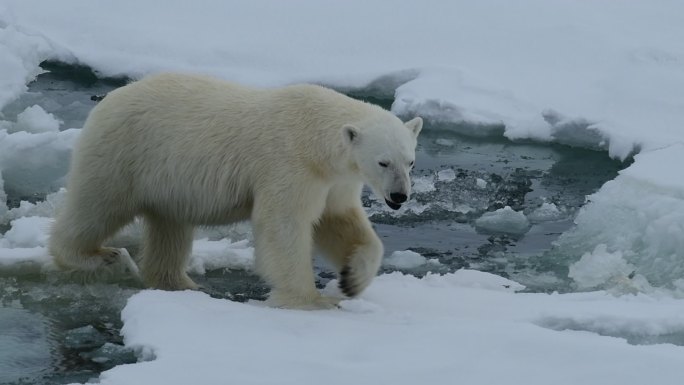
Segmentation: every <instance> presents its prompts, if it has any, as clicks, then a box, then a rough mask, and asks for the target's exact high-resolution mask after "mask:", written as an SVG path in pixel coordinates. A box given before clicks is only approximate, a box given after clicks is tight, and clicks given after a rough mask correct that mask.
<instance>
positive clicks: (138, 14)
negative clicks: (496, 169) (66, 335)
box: [0, 0, 684, 158]
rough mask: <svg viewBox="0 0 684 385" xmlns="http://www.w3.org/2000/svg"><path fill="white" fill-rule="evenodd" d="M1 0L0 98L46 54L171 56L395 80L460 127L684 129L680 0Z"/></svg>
mask: <svg viewBox="0 0 684 385" xmlns="http://www.w3.org/2000/svg"><path fill="white" fill-rule="evenodd" d="M0 6H2V7H3V8H4V9H5V10H4V12H0V33H1V34H0V50H2V53H3V56H8V57H9V58H10V59H11V60H9V61H7V63H8V64H4V65H3V66H4V67H6V68H3V69H4V70H5V71H4V72H3V73H5V74H7V75H6V76H3V81H5V82H10V83H11V86H8V87H0V89H3V90H8V91H5V93H6V94H7V93H9V94H8V95H10V96H16V94H17V93H18V92H21V91H22V90H23V89H24V88H23V87H24V84H25V83H26V81H27V80H29V79H30V77H31V76H32V75H35V73H36V71H37V64H38V62H39V61H40V60H41V59H43V58H44V57H45V56H47V55H50V56H51V57H58V58H62V59H64V60H71V61H78V62H81V63H85V64H87V65H90V66H92V67H93V68H95V69H96V70H97V71H99V73H100V74H102V75H110V76H117V75H128V76H132V77H134V78H137V77H141V76H143V75H145V74H148V73H150V72H156V71H161V70H180V71H192V72H204V73H210V74H214V75H218V76H222V77H225V78H230V79H234V80H239V81H241V82H245V83H251V84H257V85H282V84H285V83H292V82H301V81H309V82H320V83H326V84H330V85H333V86H337V87H339V88H343V89H359V88H366V89H367V90H368V91H369V92H373V93H375V94H381V95H383V96H392V95H393V94H394V96H395V97H396V101H395V103H394V105H393V107H392V110H393V111H394V112H395V113H397V114H399V115H406V116H409V115H415V114H421V115H423V116H424V117H426V118H427V120H428V121H429V123H436V122H439V123H443V124H450V126H451V127H452V128H453V129H455V130H460V131H462V132H464V133H467V134H471V135H478V136H482V135H501V134H505V135H506V136H507V137H509V138H512V139H526V138H532V139H536V140H556V141H559V142H562V143H568V144H571V145H581V146H585V147H591V148H602V149H607V150H609V151H610V153H611V154H612V155H614V156H616V157H619V158H624V157H625V156H627V155H629V154H630V153H632V152H633V151H634V150H635V149H636V148H649V149H653V148H656V147H658V146H661V145H663V144H668V143H671V142H674V141H680V140H682V139H683V138H684V136H683V134H682V131H683V130H682V129H681V125H682V122H683V121H684V109H682V108H681V106H682V103H684V94H683V93H682V92H681V89H683V88H684V67H682V66H681V63H682V61H684V50H683V49H682V47H681V45H680V44H679V40H678V38H677V37H678V36H681V35H684V24H683V23H681V20H680V19H679V15H680V14H682V12H684V4H683V3H681V2H680V1H677V0H664V1H659V2H657V3H651V2H629V3H627V4H623V3H620V2H613V1H605V0H600V1H592V2H573V1H564V0H560V1H545V0H524V1H516V2H510V1H506V0H484V1H477V2H476V1H466V0H459V1H451V2H443V1H438V0H432V1H427V2H415V3H404V4H400V5H397V4H392V5H389V4H388V3H386V2H383V1H371V2H368V1H361V0H354V1H345V2H317V1H300V2H295V3H283V2H280V1H277V0H261V1H256V2H226V1H221V0H209V1H205V2H203V4H202V7H196V6H192V5H188V3H187V2H184V1H181V0H171V1H167V2H165V5H164V7H162V8H160V7H158V6H156V5H154V4H144V3H143V4H140V3H139V2H137V1H134V0H123V1H118V2H110V3H101V2H92V1H88V0H65V1H61V2H59V3H54V2H51V1H29V2H27V1H23V0H3V1H2V2H0ZM390 8H391V12H388V11H389V10H390ZM131 9H135V12H131V11H130V10H131ZM359 9H363V12H358V10H359ZM75 14H78V15H79V23H73V15H75ZM512 15H514V16H512ZM121 20H126V22H125V28H122V26H123V25H122V23H121ZM150 20H154V23H150ZM427 20H429V22H423V21H427ZM349 26H353V28H349ZM492 26H495V28H493V27H492ZM20 31H30V33H28V32H20ZM273 31H277V33H274V32H273ZM141 37H144V38H141ZM3 43H4V45H3ZM407 47H410V49H408V50H407ZM8 97H9V96H5V97H4V98H3V97H0V106H2V105H3V104H4V103H6V100H7V98H8ZM644 127H648V130H644Z"/></svg>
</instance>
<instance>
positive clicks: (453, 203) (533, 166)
mask: <svg viewBox="0 0 684 385" xmlns="http://www.w3.org/2000/svg"><path fill="white" fill-rule="evenodd" d="M44 67H45V68H46V69H49V70H50V71H51V72H49V73H46V74H43V75H40V76H39V77H38V80H37V81H35V82H34V83H32V84H30V85H29V88H30V92H29V93H28V94H26V95H24V96H23V97H22V98H21V99H20V100H18V101H17V102H15V103H13V104H11V105H9V106H7V107H6V108H5V109H4V110H3V113H4V116H5V119H10V120H11V119H14V117H16V114H18V113H19V112H21V111H22V110H23V109H24V108H25V107H26V106H28V105H33V104H39V105H41V106H43V107H44V108H45V109H46V110H47V111H49V112H51V113H54V114H55V115H56V116H57V117H59V118H60V119H61V120H63V121H64V122H65V123H64V125H63V127H64V128H71V127H81V126H82V124H83V121H84V119H85V117H86V115H87V113H88V111H89V110H90V109H91V108H92V107H93V106H94V105H95V103H96V101H95V100H96V99H97V97H98V96H101V95H103V94H105V93H106V92H108V91H110V90H112V89H114V88H116V87H119V86H121V85H123V84H125V83H126V81H127V80H126V79H99V78H98V77H97V76H96V75H95V74H94V73H93V72H92V71H91V70H90V69H88V68H87V67H79V66H72V65H64V64H60V63H45V64H44ZM359 95H362V93H359ZM362 98H364V99H367V100H369V101H372V102H375V103H378V104H381V105H384V106H389V105H391V102H392V101H391V100H389V99H374V98H372V97H369V96H368V95H366V96H364V97H362ZM93 99H95V100H93ZM416 164H417V168H416V170H415V172H414V177H415V179H417V180H418V181H422V182H421V183H423V185H424V186H425V185H426V184H427V186H428V187H429V186H430V185H431V186H433V187H434V189H432V188H424V189H423V190H420V189H418V190H420V191H416V192H415V193H414V195H413V198H414V204H415V205H417V206H416V207H421V210H409V211H402V212H401V214H400V215H398V216H397V215H396V213H392V212H390V211H389V210H385V209H384V208H383V205H382V204H380V203H379V202H376V201H374V199H373V198H372V197H370V196H368V195H367V194H366V195H365V196H364V198H363V199H364V204H365V205H366V206H367V207H368V209H369V212H370V213H371V220H372V221H373V222H374V224H375V227H376V230H377V232H378V234H379V235H380V236H381V238H382V239H383V241H384V243H385V248H386V251H387V254H390V253H392V252H393V251H397V250H406V249H410V250H414V251H416V252H419V253H420V254H422V255H423V256H426V257H429V258H436V259H438V260H439V261H440V262H441V265H430V266H429V267H427V266H424V267H419V268H416V269H414V270H411V271H408V273H412V274H416V275H422V274H425V273H426V272H428V271H434V272H449V271H454V270H457V269H459V268H463V267H466V268H473V269H478V270H482V271H488V272H493V273H496V274H499V275H502V276H506V277H512V278H513V279H515V280H518V281H520V282H521V283H523V284H525V285H527V286H528V290H531V291H550V290H561V291H562V290H564V289H566V288H567V282H566V281H567V263H562V262H559V261H558V260H553V261H549V260H547V259H545V258H544V255H545V253H546V252H547V251H548V250H549V249H550V248H551V245H552V242H553V241H554V240H555V239H556V238H557V237H558V236H559V235H560V234H561V233H563V232H564V231H566V230H567V229H569V228H570V227H571V226H572V221H573V218H574V216H575V214H576V211H577V209H578V208H579V207H581V206H582V204H583V203H584V201H585V196H586V195H587V194H591V193H593V192H595V191H596V190H597V189H598V188H599V187H600V186H601V185H602V184H603V183H604V182H606V181H608V180H611V179H613V178H614V177H615V176H616V175H617V172H618V170H620V169H621V168H623V167H625V166H626V164H624V163H620V162H616V161H614V160H611V159H610V158H609V157H608V156H607V155H606V154H605V153H603V152H596V151H591V150H583V149H577V148H570V147H566V146H559V145H546V144H534V143H513V142H510V141H508V140H505V139H503V138H502V137H491V138H477V139H474V138H469V137H465V136H460V135H457V134H454V133H453V132H451V131H449V130H447V129H442V128H440V126H429V124H428V127H426V129H424V130H423V132H422V133H421V136H420V140H419V147H418V151H417V162H416ZM61 167H63V168H64V172H66V165H62V166H61ZM449 170H450V171H449ZM440 171H442V172H443V173H444V172H446V174H444V175H447V178H442V179H441V180H440V179H439V178H438V177H437V175H438V174H437V173H438V172H440ZM451 176H453V179H452V178H451ZM17 177H19V176H17ZM418 181H417V182H415V183H418ZM5 182H6V184H7V185H8V186H9V187H8V188H7V192H8V195H9V196H8V204H9V206H10V207H15V206H17V205H18V203H19V201H20V200H29V201H33V202H35V201H40V200H41V199H44V197H45V194H44V193H39V194H20V193H16V192H13V191H12V189H11V184H12V176H11V175H10V177H9V178H5ZM545 202H546V203H553V204H554V205H556V207H558V208H559V209H560V212H561V214H560V215H559V216H558V217H557V218H554V219H553V220H543V221H532V223H531V226H530V228H529V231H527V232H525V233H524V234H505V233H498V234H492V233H481V232H478V231H477V230H476V229H475V227H474V221H475V219H477V218H479V217H480V216H481V215H482V213H484V212H487V211H494V210H496V209H500V208H503V207H505V206H510V207H511V208H513V209H515V210H517V211H523V212H524V213H526V214H530V213H532V212H533V211H534V210H535V209H537V208H538V207H539V206H541V205H542V203H545ZM408 209H411V207H409V208H408ZM2 230H3V229H0V231H2ZM129 251H130V252H131V254H132V255H135V253H136V252H137V245H135V244H133V245H131V247H130V248H129ZM390 270H391V269H385V271H390ZM318 275H319V284H321V285H323V284H325V283H326V282H327V281H328V280H330V279H331V278H334V274H333V273H331V272H330V271H327V270H325V268H324V267H322V265H321V266H318ZM194 278H195V279H196V280H197V282H198V283H200V284H201V285H203V286H204V290H205V291H207V292H208V293H210V294H211V295H213V296H216V297H222V298H230V299H233V300H238V301H244V300H247V299H250V298H257V299H261V298H263V297H264V295H265V293H266V289H265V287H264V286H263V284H262V283H261V282H260V281H259V280H258V278H256V277H255V276H254V275H252V274H250V273H247V272H243V271H229V270H224V269H220V270H214V271H209V272H207V274H205V275H204V276H200V277H194ZM138 290H139V287H137V285H136V284H135V283H133V282H115V283H109V284H96V285H88V286H82V285H77V284H74V283H71V282H69V281H68V280H64V279H62V278H60V277H59V276H55V275H54V274H44V273H42V272H41V271H40V270H39V269H36V268H35V267H31V266H18V267H13V268H11V269H7V268H5V269H1V270H0V327H1V328H2V333H0V342H3V343H0V383H3V384H5V383H8V384H52V383H55V384H58V383H69V382H85V381H88V380H89V379H91V378H96V377H97V375H98V373H100V372H101V371H103V370H106V369H109V368H111V367H113V366H114V365H118V364H122V363H129V362H135V360H136V355H135V352H132V351H130V350H127V349H125V348H123V346H122V339H121V336H120V335H119V330H120V328H121V326H122V325H121V321H120V319H119V313H120V310H121V308H123V306H124V305H125V302H126V299H127V298H128V297H129V296H130V295H131V294H133V293H135V292H136V291H138ZM15 352H20V353H19V354H17V353H15Z"/></svg>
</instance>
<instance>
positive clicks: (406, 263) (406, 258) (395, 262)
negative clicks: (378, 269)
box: [382, 250, 440, 270]
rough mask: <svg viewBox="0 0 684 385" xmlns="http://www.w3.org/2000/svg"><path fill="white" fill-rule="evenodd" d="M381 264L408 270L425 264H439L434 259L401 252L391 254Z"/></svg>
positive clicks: (409, 252) (409, 251)
mask: <svg viewBox="0 0 684 385" xmlns="http://www.w3.org/2000/svg"><path fill="white" fill-rule="evenodd" d="M382 264H383V266H386V267H392V268H395V269H403V270H409V269H415V268H417V267H420V266H423V265H426V264H431V265H439V264H440V263H439V261H438V260H436V259H428V258H425V257H423V256H422V255H420V254H418V253H416V252H415V251H411V250H403V251H395V252H393V253H392V254H391V255H390V256H389V257H387V258H385V259H384V260H383V261H382Z"/></svg>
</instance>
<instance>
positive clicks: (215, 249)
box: [187, 238, 254, 274]
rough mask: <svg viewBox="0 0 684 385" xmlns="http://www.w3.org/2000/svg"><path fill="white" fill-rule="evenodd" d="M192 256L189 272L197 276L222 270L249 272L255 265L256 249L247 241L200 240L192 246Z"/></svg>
mask: <svg viewBox="0 0 684 385" xmlns="http://www.w3.org/2000/svg"><path fill="white" fill-rule="evenodd" d="M191 255H192V257H191V258H190V263H189V265H188V268H187V270H188V271H189V272H192V273H197V274H204V273H205V272H206V270H213V269H220V268H228V269H238V270H249V269H251V268H252V267H253V265H254V248H253V247H249V246H248V241H247V240H242V241H238V242H231V241H230V239H221V240H218V241H210V240H209V239H207V238H204V239H198V240H195V241H194V242H193V244H192V254H191Z"/></svg>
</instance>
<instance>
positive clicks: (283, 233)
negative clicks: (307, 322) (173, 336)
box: [50, 74, 422, 308]
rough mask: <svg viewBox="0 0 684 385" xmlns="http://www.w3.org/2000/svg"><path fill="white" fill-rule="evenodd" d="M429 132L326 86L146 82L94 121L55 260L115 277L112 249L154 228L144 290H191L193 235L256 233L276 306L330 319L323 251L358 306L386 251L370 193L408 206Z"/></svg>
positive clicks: (259, 264)
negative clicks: (366, 197)
mask: <svg viewBox="0 0 684 385" xmlns="http://www.w3.org/2000/svg"><path fill="white" fill-rule="evenodd" d="M421 127H422V121H421V120H420V118H417V119H414V120H412V121H411V122H409V123H407V124H406V125H404V124H403V123H402V122H401V121H400V120H399V119H397V118H396V117H395V116H393V115H392V114H390V113H388V112H387V111H384V110H382V109H381V108H379V107H377V106H373V105H370V104H367V103H363V102H359V101H356V100H353V99H350V98H348V97H346V96H344V95H341V94H339V93H337V92H334V91H332V90H329V89H326V88H323V87H319V86H313V85H296V86H289V87H284V88H279V89H270V90H261V89H254V88H248V87H243V86H239V85H236V84H231V83H228V82H224V81H221V80H217V79H212V78H206V77H199V76H190V75H180V74H164V75H157V76H153V77H150V78H146V79H144V80H141V81H139V82H136V83H133V84H130V85H128V86H125V87H122V88H120V89H118V90H116V91H113V92H111V93H110V94H109V95H107V97H105V98H104V100H103V101H102V102H100V104H99V105H98V106H96V107H95V108H94V109H93V111H92V112H91V114H90V116H89V117H88V120H87V121H86V125H85V127H84V129H83V132H82V134H81V138H80V140H79V143H78V145H77V147H76V149H75V151H74V155H73V160H72V168H71V172H70V179H69V184H68V194H67V200H66V205H65V208H64V210H63V211H62V212H61V213H60V214H59V215H58V218H57V222H56V223H55V226H54V228H53V231H52V236H51V240H50V251H51V253H52V255H54V257H55V261H56V263H57V264H58V265H59V266H61V267H63V268H65V269H69V270H76V271H89V272H92V271H96V270H100V269H103V268H106V267H107V266H108V265H111V264H112V261H113V260H116V258H117V253H115V252H114V250H113V249H108V248H103V247H102V243H103V242H104V241H106V240H107V239H108V238H109V237H111V236H112V235H113V234H114V233H115V232H116V231H117V230H119V229H120V228H121V227H123V226H124V225H126V224H127V223H129V222H131V221H132V220H133V218H134V217H135V216H143V217H144V219H145V245H144V247H143V256H142V262H141V274H142V277H143V279H144V281H145V283H146V284H147V285H149V286H151V287H156V288H162V289H186V288H194V287H195V284H194V283H193V282H192V280H191V279H190V278H189V277H188V276H187V275H186V273H185V265H186V261H187V257H188V253H189V252H190V247H191V244H192V231H193V227H194V226H197V225H218V224H227V223H231V222H236V221H242V220H247V219H251V220H252V224H253V228H254V235H255V255H256V270H257V272H258V273H259V274H260V275H261V276H262V277H263V278H264V279H265V280H266V281H267V282H268V283H269V284H270V285H271V287H272V292H271V295H270V298H269V300H270V303H271V304H273V305H275V306H284V307H294V308H320V307H329V306H333V305H334V303H335V301H334V300H330V299H326V298H322V297H321V295H320V294H319V293H318V291H317V290H316V288H315V286H314V276H313V274H312V252H313V247H314V243H315V245H316V246H318V247H319V249H320V250H321V251H322V252H323V253H324V254H325V255H327V256H328V257H329V258H330V259H331V260H332V261H333V263H334V264H335V266H337V267H338V268H339V269H340V271H343V270H344V271H346V272H345V277H347V278H345V277H342V279H341V285H342V284H344V285H347V286H348V287H349V288H351V287H353V290H352V289H349V290H347V292H348V293H351V294H352V295H356V294H358V293H359V292H360V291H361V290H363V289H364V288H365V287H366V286H368V284H369V283H370V281H371V280H372V278H373V277H374V276H375V274H376V273H377V270H378V268H379V265H380V260H381V258H382V244H381V242H380V240H379V239H378V237H377V235H376V234H375V232H374V231H373V229H372V227H371V225H370V222H369V221H368V219H367V218H366V217H365V215H364V214H363V210H362V208H361V203H360V192H361V188H362V186H363V183H367V184H369V185H370V186H371V187H372V188H373V189H374V191H376V193H377V194H379V195H381V196H382V197H384V198H386V199H388V198H389V195H390V194H391V193H392V192H395V191H401V192H402V193H404V194H406V195H408V194H409V192H410V191H409V190H410V183H409V179H408V172H409V170H410V166H409V163H410V162H411V161H413V159H414V152H415V146H416V137H417V135H418V133H419V132H420V129H421ZM379 161H383V162H389V163H390V165H389V166H388V167H385V168H383V167H380V166H379V165H378V162H379Z"/></svg>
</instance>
